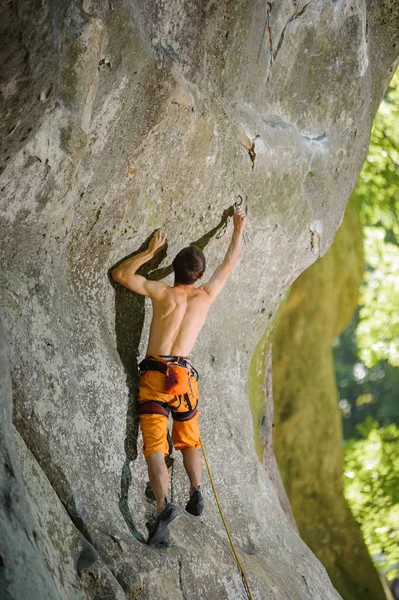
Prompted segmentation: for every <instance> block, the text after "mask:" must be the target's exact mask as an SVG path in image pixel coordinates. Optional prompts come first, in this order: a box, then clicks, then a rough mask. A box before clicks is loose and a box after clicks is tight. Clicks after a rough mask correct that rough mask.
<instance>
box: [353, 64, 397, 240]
mask: <svg viewBox="0 0 399 600" xmlns="http://www.w3.org/2000/svg"><path fill="white" fill-rule="evenodd" d="M398 123H399V71H398V72H397V73H396V74H395V75H394V77H393V79H392V81H391V83H390V86H389V88H388V90H387V93H386V95H385V98H384V100H383V102H382V103H381V106H380V108H379V110H378V112H377V114H376V117H375V119H374V123H373V129H372V132H371V138H370V146H369V152H368V155H367V159H366V162H365V163H364V166H363V169H362V171H361V173H360V176H359V179H358V182H357V184H356V190H355V193H356V197H357V201H358V208H359V216H360V221H361V223H362V224H363V225H374V226H382V227H383V228H384V229H385V230H386V231H387V232H392V233H393V235H394V236H395V238H396V240H399V185H398V184H399V171H398V169H399V143H398V136H397V132H398Z"/></svg>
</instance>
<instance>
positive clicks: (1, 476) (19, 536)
mask: <svg viewBox="0 0 399 600" xmlns="http://www.w3.org/2000/svg"><path fill="white" fill-rule="evenodd" d="M0 417H1V418H0V498H1V500H0V532H1V535H0V598H2V600H3V599H4V600H8V599H9V598H43V600H47V599H48V600H54V599H55V598H57V599H58V595H57V592H56V587H55V585H54V582H53V580H52V577H51V573H50V572H49V570H48V569H47V568H46V565H45V562H44V559H43V556H42V555H41V554H40V552H39V551H38V547H37V542H36V538H35V530H34V526H33V519H32V515H31V512H30V508H29V503H28V499H27V496H26V491H25V489H24V485H23V481H22V476H21V469H20V465H19V459H18V455H17V450H16V447H15V441H14V434H13V430H12V423H11V417H12V400H11V380H10V370H9V347H8V345H7V344H6V340H5V336H4V330H3V324H2V322H1V321H0Z"/></svg>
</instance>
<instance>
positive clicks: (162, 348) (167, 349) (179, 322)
mask: <svg viewBox="0 0 399 600" xmlns="http://www.w3.org/2000/svg"><path fill="white" fill-rule="evenodd" d="M233 223H234V230H233V235H232V239H231V243H230V245H229V248H228V250H227V252H226V255H225V257H224V260H223V262H222V263H221V264H220V265H219V266H218V267H217V269H216V271H215V272H214V273H213V275H212V277H211V278H210V280H209V281H208V282H207V283H205V284H203V285H200V286H199V287H196V285H195V284H196V283H197V282H198V280H201V279H202V277H203V275H204V271H205V257H204V255H203V253H202V250H200V249H199V248H196V247H194V246H190V247H188V248H183V250H181V251H180V252H179V253H178V254H177V256H176V258H175V259H174V261H173V270H174V274H175V282H174V285H173V286H172V287H171V286H169V285H167V284H166V283H162V282H161V281H149V280H147V279H145V277H142V276H141V275H137V273H136V272H137V270H138V269H139V268H140V267H141V266H142V265H143V264H144V263H146V262H147V261H149V260H151V258H153V256H155V254H157V253H158V252H159V250H160V249H161V248H162V246H163V245H164V243H165V241H166V234H163V233H162V232H161V231H157V232H156V233H155V235H154V236H153V237H152V239H151V240H150V243H149V245H148V248H147V250H145V251H144V252H141V253H140V254H136V255H135V256H132V257H131V258H128V259H127V260H125V261H124V262H122V263H121V264H120V265H118V266H117V267H116V268H115V269H113V271H112V273H111V275H112V277H113V279H114V280H115V281H117V282H119V283H121V284H122V285H124V286H125V287H127V288H128V289H130V290H133V291H134V292H136V293H137V294H142V295H143V296H149V297H150V298H151V301H152V307H153V317H152V322H151V328H150V337H149V341H148V348H147V355H146V358H145V359H144V360H143V361H142V362H141V363H140V383H139V390H138V402H139V418H140V426H141V431H142V434H143V440H144V445H143V452H144V456H145V458H146V460H147V466H148V475H149V479H150V483H151V487H152V489H153V491H154V494H155V498H156V502H157V508H158V516H157V518H156V520H155V523H154V527H153V528H152V530H151V531H150V535H149V538H148V544H149V545H152V546H156V545H157V544H159V543H160V542H161V541H162V540H163V538H164V536H165V533H166V529H167V527H168V525H169V524H170V523H171V521H172V520H173V519H174V518H175V517H176V516H177V508H176V507H175V506H174V505H173V504H171V503H170V502H169V501H168V489H169V475H168V470H167V467H166V464H165V456H167V455H168V450H169V448H168V442H167V427H168V425H167V424H168V416H169V413H170V412H172V417H173V430H172V442H173V444H174V447H175V448H176V449H177V450H181V452H182V454H183V464H184V468H185V470H186V472H187V475H188V477H189V480H190V498H189V501H188V503H187V505H186V510H187V511H188V512H189V513H191V514H193V515H197V516H198V515H200V514H201V513H202V511H203V507H204V501H203V497H202V494H201V491H200V482H201V457H200V455H199V452H198V448H199V447H200V437H199V427H198V411H197V401H198V387H197V378H198V377H196V371H195V369H194V368H193V367H192V364H191V362H190V359H189V358H188V357H189V354H190V352H191V350H192V349H193V347H194V344H195V341H196V339H197V337H198V334H199V332H200V329H201V327H202V326H203V324H204V322H205V319H206V316H207V314H208V310H209V307H210V306H211V304H212V303H213V302H214V300H215V299H216V297H217V296H218V294H219V293H220V292H221V290H222V288H223V287H224V285H225V283H226V281H227V278H228V277H229V275H230V273H231V271H232V270H233V267H234V265H235V263H236V262H237V259H238V256H239V253H240V247H241V241H242V235H243V231H244V228H245V211H244V210H243V209H239V210H238V211H237V212H235V213H234V216H233Z"/></svg>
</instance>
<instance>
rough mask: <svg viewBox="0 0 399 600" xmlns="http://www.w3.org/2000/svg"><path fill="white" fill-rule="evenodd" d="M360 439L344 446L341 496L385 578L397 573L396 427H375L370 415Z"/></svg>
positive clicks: (398, 465)
mask: <svg viewBox="0 0 399 600" xmlns="http://www.w3.org/2000/svg"><path fill="white" fill-rule="evenodd" d="M359 430H360V433H361V434H362V436H363V437H362V439H360V440H350V441H349V442H348V443H347V444H346V448H345V476H344V489H345V496H346V498H347V500H348V503H349V505H350V507H351V510H352V512H353V514H354V516H355V519H356V520H357V521H358V523H359V524H360V526H361V528H362V531H363V536H364V539H365V542H366V544H367V547H368V549H369V552H370V554H371V556H374V557H378V559H377V560H378V567H379V569H380V570H381V571H383V572H385V573H386V574H387V575H388V577H389V579H394V578H395V577H397V576H399V568H398V565H399V486H398V481H397V476H398V473H399V429H398V427H396V425H394V424H391V425H388V426H387V427H382V428H379V427H378V424H377V423H376V422H375V421H374V420H373V419H371V418H369V419H367V420H366V421H365V423H364V424H363V425H361V426H359Z"/></svg>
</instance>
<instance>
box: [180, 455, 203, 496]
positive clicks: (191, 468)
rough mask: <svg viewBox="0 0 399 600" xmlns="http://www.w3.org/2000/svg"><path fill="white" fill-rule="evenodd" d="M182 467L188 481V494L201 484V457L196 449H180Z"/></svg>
mask: <svg viewBox="0 0 399 600" xmlns="http://www.w3.org/2000/svg"><path fill="white" fill-rule="evenodd" d="M181 453H182V454H183V465H184V468H185V470H186V473H187V475H188V478H189V480H190V494H191V493H192V492H193V488H194V487H195V488H197V487H199V485H200V483H201V457H200V455H199V452H198V450H197V448H182V450H181Z"/></svg>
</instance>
